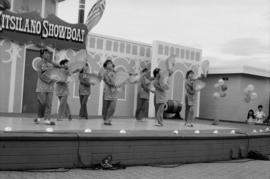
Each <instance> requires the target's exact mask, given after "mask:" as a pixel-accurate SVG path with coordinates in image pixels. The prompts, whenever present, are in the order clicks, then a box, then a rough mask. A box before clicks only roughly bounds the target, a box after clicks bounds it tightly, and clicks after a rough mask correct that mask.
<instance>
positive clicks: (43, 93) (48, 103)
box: [34, 49, 55, 125]
mask: <svg viewBox="0 0 270 179" xmlns="http://www.w3.org/2000/svg"><path fill="white" fill-rule="evenodd" d="M40 57H41V60H40V62H39V63H38V65H37V75H38V79H37V87H36V93H37V102H38V111H37V118H36V119H34V122H36V123H39V122H40V121H41V120H43V119H44V123H45V124H48V125H55V123H54V122H53V121H51V108H52V99H53V91H54V81H53V80H51V79H49V78H48V77H47V76H46V75H44V73H45V72H46V71H47V70H50V69H52V68H54V66H55V64H54V63H53V62H52V56H51V53H50V51H49V50H48V49H41V50H40Z"/></svg>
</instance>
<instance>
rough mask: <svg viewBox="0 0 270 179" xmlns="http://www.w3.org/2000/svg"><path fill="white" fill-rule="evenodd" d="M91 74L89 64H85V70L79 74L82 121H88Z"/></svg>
mask: <svg viewBox="0 0 270 179" xmlns="http://www.w3.org/2000/svg"><path fill="white" fill-rule="evenodd" d="M88 73H89V66H88V64H87V63H85V66H84V67H83V69H82V70H81V71H80V74H79V81H80V86H79V96H80V104H81V108H80V113H79V118H80V119H88V113H87V101H88V98H89V96H90V94H91V84H90V82H89V79H88V75H87V74H88Z"/></svg>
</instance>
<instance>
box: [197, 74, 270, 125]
mask: <svg viewBox="0 0 270 179" xmlns="http://www.w3.org/2000/svg"><path fill="white" fill-rule="evenodd" d="M223 77H228V81H225V83H226V84H227V85H228V90H227V95H226V97H224V98H218V99H217V98H214V97H213V93H214V92H215V88H214V84H215V83H217V81H218V80H219V79H220V78H223ZM248 84H253V85H254V86H255V92H257V94H258V98H257V99H255V100H253V101H251V102H250V103H246V102H245V101H244V93H243V91H244V89H245V88H246V87H247V85H248ZM269 89H270V88H269V79H267V78H264V77H258V76H251V75H246V74H215V75H208V78H207V80H206V87H205V88H204V89H202V90H201V97H200V99H201V101H200V115H199V117H201V118H207V119H221V120H227V121H245V119H246V115H247V111H248V109H251V108H252V109H254V110H255V109H257V106H258V104H262V105H263V106H264V109H265V112H266V113H267V114H268V109H269Z"/></svg>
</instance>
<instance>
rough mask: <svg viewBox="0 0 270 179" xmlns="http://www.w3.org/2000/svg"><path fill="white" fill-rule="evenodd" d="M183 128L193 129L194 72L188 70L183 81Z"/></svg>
mask: <svg viewBox="0 0 270 179" xmlns="http://www.w3.org/2000/svg"><path fill="white" fill-rule="evenodd" d="M185 89H186V94H185V107H186V110H185V126H188V127H193V124H192V120H193V115H194V103H195V94H196V91H195V80H194V72H193V71H192V70H189V71H188V72H187V73H186V81H185Z"/></svg>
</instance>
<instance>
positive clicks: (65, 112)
mask: <svg viewBox="0 0 270 179" xmlns="http://www.w3.org/2000/svg"><path fill="white" fill-rule="evenodd" d="M40 58H41V60H40V61H39V62H38V64H37V75H38V79H37V86H36V93H37V105H38V110H37V118H36V119H34V122H35V123H37V124H38V123H40V122H42V121H44V123H45V124H48V125H55V122H54V121H52V120H51V107H52V99H53V92H54V90H55V94H56V96H57V97H58V99H59V102H60V105H59V108H58V113H57V121H61V120H63V119H68V120H72V116H71V113H70V108H69V105H68V102H67V99H68V96H69V88H68V83H69V80H66V81H55V80H52V79H50V78H48V77H47V76H46V75H44V73H45V72H46V71H47V70H50V69H53V68H59V70H61V71H62V72H63V73H64V74H66V75H67V76H71V75H72V74H71V73H72V72H70V70H69V69H68V67H69V66H68V63H69V60H67V59H63V60H60V62H59V64H58V63H55V62H52V55H51V53H50V51H49V50H48V49H41V50H40ZM114 67H115V65H114V63H113V61H112V60H111V59H109V58H108V59H107V60H106V61H105V62H104V64H103V69H104V71H103V73H102V76H101V77H100V78H101V79H102V80H103V82H104V89H103V106H102V118H103V121H104V125H108V126H110V125H112V117H113V115H114V112H115V109H116V104H117V98H118V95H119V88H121V86H119V85H117V84H116V83H115V76H116V72H115V70H114ZM172 74H173V71H170V70H169V71H168V72H167V76H166V77H164V71H163V70H162V69H160V68H156V69H154V70H153V77H151V71H150V69H149V68H144V69H143V70H142V71H141V75H140V78H139V80H138V95H137V109H136V113H135V118H136V120H137V121H144V118H146V117H147V116H146V114H147V109H148V103H149V95H150V93H151V92H153V93H154V106H155V114H156V123H155V125H156V126H159V127H161V126H163V114H164V107H165V104H166V103H167V101H168V93H169V89H170V84H169V80H168V78H169V77H170V76H171V75H172ZM88 78H89V66H88V64H87V63H85V64H84V66H83V68H82V69H80V71H79V78H78V79H79V82H80V83H79V96H80V105H81V107H80V111H79V119H88V113H87V101H88V98H89V96H90V94H91V82H90V80H89V79H88ZM67 79H69V78H67ZM54 85H55V89H54ZM185 89H186V93H185V105H186V108H185V109H186V110H185V125H186V126H188V127H193V124H192V119H193V118H194V103H195V94H196V90H195V81H194V72H193V71H192V70H190V71H188V72H187V73H186V80H185Z"/></svg>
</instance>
